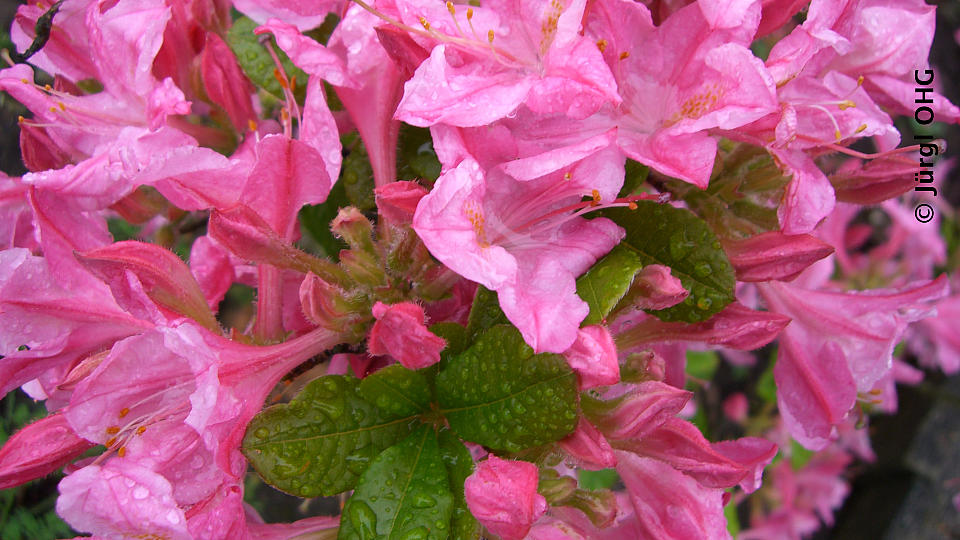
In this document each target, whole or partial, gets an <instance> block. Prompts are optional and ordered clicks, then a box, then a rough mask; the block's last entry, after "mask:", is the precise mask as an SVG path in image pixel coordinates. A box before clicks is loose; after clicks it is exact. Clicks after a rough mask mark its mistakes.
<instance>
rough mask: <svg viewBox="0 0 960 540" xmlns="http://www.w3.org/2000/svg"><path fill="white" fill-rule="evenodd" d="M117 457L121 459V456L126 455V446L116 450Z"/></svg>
mask: <svg viewBox="0 0 960 540" xmlns="http://www.w3.org/2000/svg"><path fill="white" fill-rule="evenodd" d="M117 455H118V456H120V457H123V456H125V455H127V447H126V446H121V447H120V449H119V450H117Z"/></svg>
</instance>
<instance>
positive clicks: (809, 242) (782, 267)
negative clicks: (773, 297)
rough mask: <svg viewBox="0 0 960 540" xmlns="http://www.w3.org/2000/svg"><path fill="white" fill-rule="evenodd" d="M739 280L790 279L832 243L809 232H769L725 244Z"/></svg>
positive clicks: (813, 261)
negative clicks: (794, 233)
mask: <svg viewBox="0 0 960 540" xmlns="http://www.w3.org/2000/svg"><path fill="white" fill-rule="evenodd" d="M724 250H725V251H726V252H727V256H728V257H730V262H731V263H732V264H733V268H734V270H736V272H737V279H739V280H740V281H770V280H773V279H776V280H780V281H790V280H792V279H793V278H795V277H797V275H799V274H800V272H803V271H804V270H806V268H807V267H808V266H810V265H811V264H813V263H815V262H817V261H819V260H820V259H822V258H824V257H826V256H827V255H830V254H831V253H833V247H832V246H830V245H829V244H826V243H824V242H823V241H821V240H819V239H818V238H815V237H813V236H810V235H809V234H796V235H789V234H783V233H781V232H776V231H774V232H768V233H763V234H758V235H757V236H752V237H750V238H747V239H746V240H733V241H729V242H727V243H726V244H724Z"/></svg>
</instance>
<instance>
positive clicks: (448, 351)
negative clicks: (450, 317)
mask: <svg viewBox="0 0 960 540" xmlns="http://www.w3.org/2000/svg"><path fill="white" fill-rule="evenodd" d="M429 330H430V331H431V332H433V333H434V334H436V335H438V336H440V337H442V338H443V339H445V340H446V341H447V346H446V347H445V348H444V349H443V350H442V351H440V356H441V358H446V357H447V356H452V355H456V354H460V353H461V352H463V351H464V350H466V348H467V346H468V345H469V344H470V341H469V340H468V336H467V329H466V328H465V327H463V326H461V325H459V324H457V323H455V322H439V323H436V324H434V325H431V326H430V328H429Z"/></svg>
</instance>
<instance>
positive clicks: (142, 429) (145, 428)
mask: <svg viewBox="0 0 960 540" xmlns="http://www.w3.org/2000/svg"><path fill="white" fill-rule="evenodd" d="M146 430H147V426H140V427H138V428H137V435H143V432H144V431H146Z"/></svg>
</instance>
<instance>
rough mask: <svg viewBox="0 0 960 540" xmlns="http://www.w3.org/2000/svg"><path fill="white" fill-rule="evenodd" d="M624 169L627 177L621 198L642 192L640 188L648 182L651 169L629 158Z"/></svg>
mask: <svg viewBox="0 0 960 540" xmlns="http://www.w3.org/2000/svg"><path fill="white" fill-rule="evenodd" d="M623 168H624V173H625V175H624V179H623V187H622V188H620V195H619V196H620V197H627V196H629V195H633V194H635V193H637V192H638V191H640V186H642V185H643V183H644V182H646V181H647V176H649V175H650V167H647V166H646V165H643V164H640V163H638V162H636V161H634V160H632V159H630V158H627V162H626V163H625V164H624V167H623Z"/></svg>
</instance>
